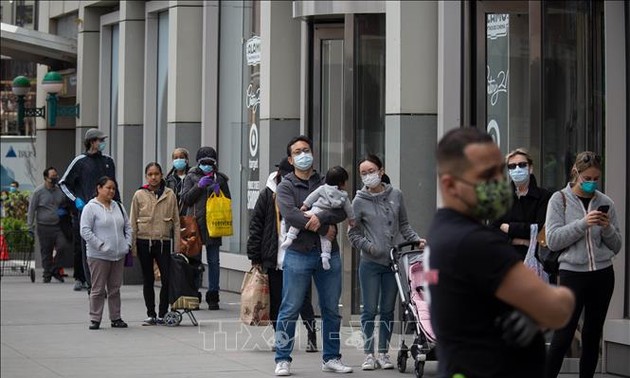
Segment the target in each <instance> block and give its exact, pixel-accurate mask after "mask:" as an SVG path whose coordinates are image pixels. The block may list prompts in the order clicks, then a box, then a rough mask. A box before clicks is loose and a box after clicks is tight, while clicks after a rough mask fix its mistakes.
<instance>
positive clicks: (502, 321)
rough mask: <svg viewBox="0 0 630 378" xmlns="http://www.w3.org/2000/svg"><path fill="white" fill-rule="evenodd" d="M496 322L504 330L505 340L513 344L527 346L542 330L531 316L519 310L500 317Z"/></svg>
mask: <svg viewBox="0 0 630 378" xmlns="http://www.w3.org/2000/svg"><path fill="white" fill-rule="evenodd" d="M495 323H496V324H497V326H499V327H500V328H501V330H502V331H503V334H502V337H503V340H504V341H505V342H506V343H507V344H508V345H511V346H517V347H526V346H528V345H529V344H531V342H532V340H533V339H534V337H535V336H536V334H537V333H538V332H540V327H538V325H537V324H536V323H535V322H534V321H533V320H532V319H531V318H530V317H529V316H527V315H525V314H523V313H522V312H520V311H518V310H513V311H512V312H510V313H508V314H505V315H503V316H500V317H498V318H497V319H496V321H495Z"/></svg>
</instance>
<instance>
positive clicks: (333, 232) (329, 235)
mask: <svg viewBox="0 0 630 378" xmlns="http://www.w3.org/2000/svg"><path fill="white" fill-rule="evenodd" d="M336 237H337V227H335V226H328V232H326V236H325V238H326V239H328V240H330V241H333V240H335V238H336Z"/></svg>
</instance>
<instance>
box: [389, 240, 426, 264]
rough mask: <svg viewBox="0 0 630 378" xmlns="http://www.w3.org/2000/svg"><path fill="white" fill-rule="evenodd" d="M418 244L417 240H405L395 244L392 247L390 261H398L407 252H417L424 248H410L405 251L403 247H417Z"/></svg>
mask: <svg viewBox="0 0 630 378" xmlns="http://www.w3.org/2000/svg"><path fill="white" fill-rule="evenodd" d="M417 245H418V242H417V241H408V242H404V243H400V244H396V245H395V246H393V247H392V249H390V251H389V257H390V261H391V262H393V263H397V262H398V259H399V258H400V257H401V256H403V255H404V254H406V253H410V252H416V251H418V250H420V251H421V250H422V248H420V249H417V250H415V249H410V250H409V251H405V252H403V251H402V249H403V248H406V247H415V246H417Z"/></svg>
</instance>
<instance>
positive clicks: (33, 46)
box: [0, 22, 77, 67]
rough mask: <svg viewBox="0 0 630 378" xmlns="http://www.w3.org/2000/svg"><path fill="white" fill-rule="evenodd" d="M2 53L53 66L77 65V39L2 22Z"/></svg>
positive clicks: (0, 35)
mask: <svg viewBox="0 0 630 378" xmlns="http://www.w3.org/2000/svg"><path fill="white" fill-rule="evenodd" d="M0 26H1V33H0V37H1V38H0V54H2V55H3V56H9V57H11V58H13V59H19V60H24V61H29V62H35V63H40V64H45V65H48V66H52V67H67V66H76V63H77V41H76V40H75V39H72V38H66V37H60V36H58V35H54V34H48V33H43V32H40V31H37V30H31V29H26V28H22V27H19V26H15V25H11V24H5V23H4V22H3V23H0Z"/></svg>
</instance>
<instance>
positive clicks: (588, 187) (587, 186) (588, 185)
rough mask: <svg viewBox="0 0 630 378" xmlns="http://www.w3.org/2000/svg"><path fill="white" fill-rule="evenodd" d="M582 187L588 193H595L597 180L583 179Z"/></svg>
mask: <svg viewBox="0 0 630 378" xmlns="http://www.w3.org/2000/svg"><path fill="white" fill-rule="evenodd" d="M580 189H582V191H583V192H584V193H586V194H593V193H595V189H597V181H582V182H581V183H580Z"/></svg>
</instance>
